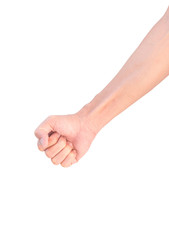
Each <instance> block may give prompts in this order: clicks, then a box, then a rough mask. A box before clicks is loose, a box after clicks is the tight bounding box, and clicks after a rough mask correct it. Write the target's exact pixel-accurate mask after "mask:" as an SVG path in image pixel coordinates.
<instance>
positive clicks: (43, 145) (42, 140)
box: [39, 135, 48, 150]
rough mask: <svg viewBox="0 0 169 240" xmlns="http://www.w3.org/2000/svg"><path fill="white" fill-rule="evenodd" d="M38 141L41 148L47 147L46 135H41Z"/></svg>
mask: <svg viewBox="0 0 169 240" xmlns="http://www.w3.org/2000/svg"><path fill="white" fill-rule="evenodd" d="M39 143H40V145H41V147H42V149H43V150H44V149H46V148H47V147H48V135H43V136H42V137H41V138H40V140H39Z"/></svg>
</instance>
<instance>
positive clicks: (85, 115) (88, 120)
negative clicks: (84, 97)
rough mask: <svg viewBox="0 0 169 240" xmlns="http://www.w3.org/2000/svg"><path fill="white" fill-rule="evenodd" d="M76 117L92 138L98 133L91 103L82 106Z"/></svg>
mask: <svg viewBox="0 0 169 240" xmlns="http://www.w3.org/2000/svg"><path fill="white" fill-rule="evenodd" d="M76 115H77V116H78V117H79V118H80V121H81V123H82V125H83V126H85V127H86V128H87V129H88V130H89V131H90V132H92V134H93V135H94V136H96V135H97V134H98V132H99V128H98V127H97V123H96V122H97V121H96V120H97V119H96V116H95V115H94V114H93V111H92V106H91V103H88V104H86V105H84V106H83V107H82V108H81V109H80V110H79V111H78V112H77V113H76Z"/></svg>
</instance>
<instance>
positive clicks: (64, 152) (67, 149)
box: [51, 142, 73, 165]
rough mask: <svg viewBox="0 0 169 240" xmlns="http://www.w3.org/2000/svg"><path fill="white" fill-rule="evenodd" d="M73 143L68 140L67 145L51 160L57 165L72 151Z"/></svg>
mask: <svg viewBox="0 0 169 240" xmlns="http://www.w3.org/2000/svg"><path fill="white" fill-rule="evenodd" d="M72 148H73V145H72V144H71V143H70V142H67V144H66V147H65V148H64V149H62V150H61V151H60V152H59V153H58V154H57V155H56V156H54V157H53V158H52V159H51V160H52V162H53V163H54V164H55V165H58V164H59V163H61V162H62V161H63V160H64V159H65V158H66V157H67V156H68V155H69V153H70V152H71V150H72Z"/></svg>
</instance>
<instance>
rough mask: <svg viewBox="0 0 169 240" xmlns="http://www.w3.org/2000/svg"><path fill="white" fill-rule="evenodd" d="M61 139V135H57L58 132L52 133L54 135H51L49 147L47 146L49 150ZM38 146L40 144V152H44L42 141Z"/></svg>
mask: <svg viewBox="0 0 169 240" xmlns="http://www.w3.org/2000/svg"><path fill="white" fill-rule="evenodd" d="M59 137H60V134H59V133H57V132H54V133H52V135H50V137H49V139H48V146H47V148H49V147H51V146H53V145H54V144H56V143H57V141H58V139H59ZM37 144H38V148H39V150H40V151H43V148H42V145H41V143H40V141H38V143H37Z"/></svg>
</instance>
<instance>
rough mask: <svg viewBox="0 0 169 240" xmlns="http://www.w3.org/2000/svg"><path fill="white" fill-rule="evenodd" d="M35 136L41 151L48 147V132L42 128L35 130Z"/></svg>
mask: <svg viewBox="0 0 169 240" xmlns="http://www.w3.org/2000/svg"><path fill="white" fill-rule="evenodd" d="M34 133H35V136H36V137H37V138H38V139H39V142H38V144H40V145H41V148H42V150H45V149H46V148H47V147H48V138H49V135H48V131H47V130H46V129H44V128H40V127H39V128H37V129H36V130H35V132H34Z"/></svg>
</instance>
